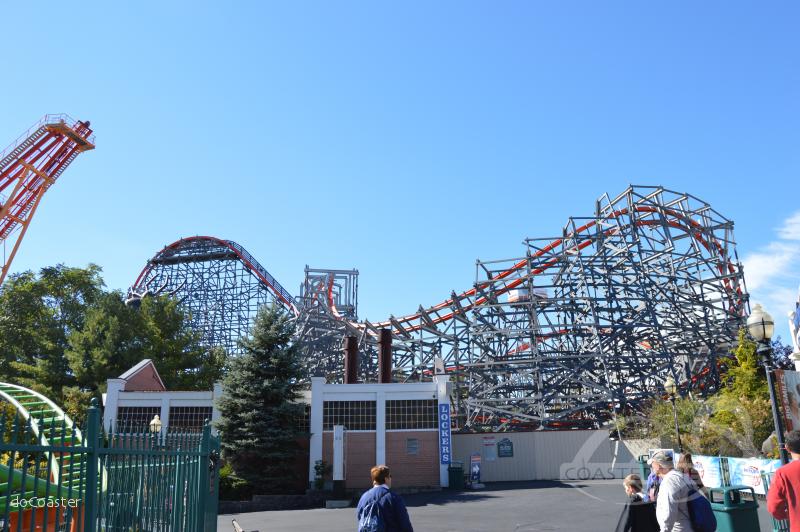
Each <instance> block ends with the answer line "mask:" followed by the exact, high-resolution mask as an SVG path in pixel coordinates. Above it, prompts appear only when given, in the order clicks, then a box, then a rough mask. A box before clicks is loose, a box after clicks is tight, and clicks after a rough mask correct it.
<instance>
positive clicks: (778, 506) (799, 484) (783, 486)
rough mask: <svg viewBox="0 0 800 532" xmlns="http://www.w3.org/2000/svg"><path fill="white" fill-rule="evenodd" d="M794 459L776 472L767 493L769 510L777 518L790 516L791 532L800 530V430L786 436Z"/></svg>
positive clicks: (787, 445) (787, 448) (787, 444)
mask: <svg viewBox="0 0 800 532" xmlns="http://www.w3.org/2000/svg"><path fill="white" fill-rule="evenodd" d="M786 450H787V451H789V454H791V455H792V461H791V462H789V463H788V464H786V465H785V466H781V467H779V468H778V470H777V471H776V472H775V478H773V479H772V483H771V484H770V486H769V493H767V510H768V511H769V513H771V514H772V517H774V518H775V519H786V518H787V517H788V518H789V523H790V530H791V532H800V431H798V430H793V431H792V432H790V433H789V434H788V435H787V436H786Z"/></svg>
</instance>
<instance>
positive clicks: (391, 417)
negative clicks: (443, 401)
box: [386, 399, 439, 430]
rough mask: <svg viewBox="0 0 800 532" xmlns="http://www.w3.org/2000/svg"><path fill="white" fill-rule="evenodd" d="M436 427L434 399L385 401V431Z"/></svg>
mask: <svg viewBox="0 0 800 532" xmlns="http://www.w3.org/2000/svg"><path fill="white" fill-rule="evenodd" d="M438 426H439V425H438V424H437V406H436V400H435V399H407V400H400V401H386V430H400V429H435V428H438Z"/></svg>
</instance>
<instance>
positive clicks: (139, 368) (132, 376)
mask: <svg viewBox="0 0 800 532" xmlns="http://www.w3.org/2000/svg"><path fill="white" fill-rule="evenodd" d="M148 376H149V377H150V379H147V380H152V381H155V383H154V384H155V386H156V387H157V388H160V390H152V391H167V387H166V386H165V385H164V381H163V380H161V375H159V374H158V370H157V369H156V365H155V364H153V361H152V360H151V359H149V358H145V359H144V360H142V361H140V362H139V363H138V364H136V365H135V366H133V367H132V368H131V369H129V370H128V371H126V372H125V373H123V374H122V375H120V376H119V378H120V379H122V380H124V381H126V382H131V381H136V380H138V379H137V377H140V378H141V377H144V378H147V377H148ZM125 389H126V391H132V390H130V389H129V388H128V386H126V387H125Z"/></svg>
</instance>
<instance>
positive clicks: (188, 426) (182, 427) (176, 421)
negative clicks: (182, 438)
mask: <svg viewBox="0 0 800 532" xmlns="http://www.w3.org/2000/svg"><path fill="white" fill-rule="evenodd" d="M211 413H212V408H211V407H210V406H172V407H170V409H169V431H170V432H199V431H201V430H203V423H204V422H205V421H206V420H208V421H211Z"/></svg>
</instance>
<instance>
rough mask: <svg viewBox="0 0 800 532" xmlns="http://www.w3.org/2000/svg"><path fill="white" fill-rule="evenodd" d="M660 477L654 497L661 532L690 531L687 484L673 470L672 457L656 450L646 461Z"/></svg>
mask: <svg viewBox="0 0 800 532" xmlns="http://www.w3.org/2000/svg"><path fill="white" fill-rule="evenodd" d="M648 463H650V465H651V466H652V467H653V471H655V473H656V475H658V476H659V477H660V478H661V484H660V486H659V487H658V496H657V497H656V518H657V519H658V524H659V526H660V527H661V532H692V520H691V518H690V517H689V508H688V506H687V504H686V501H687V499H688V497H689V485H688V484H687V483H686V481H685V480H684V478H683V474H682V473H680V472H679V471H676V470H675V466H674V465H673V463H672V457H671V456H668V455H667V454H666V453H664V452H658V453H656V454H654V455H653V457H652V458H651V459H650V460H649V461H648Z"/></svg>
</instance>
